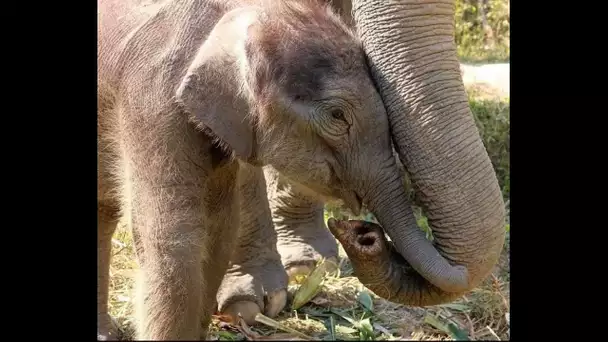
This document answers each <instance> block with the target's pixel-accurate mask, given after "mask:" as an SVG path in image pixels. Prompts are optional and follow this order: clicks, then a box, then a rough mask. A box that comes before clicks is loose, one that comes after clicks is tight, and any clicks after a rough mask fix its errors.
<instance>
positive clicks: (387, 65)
mask: <svg viewBox="0 0 608 342" xmlns="http://www.w3.org/2000/svg"><path fill="white" fill-rule="evenodd" d="M352 7H353V15H354V21H355V23H356V27H357V30H358V33H359V36H360V37H361V40H362V43H363V46H364V49H365V51H366V54H367V57H368V62H369V65H370V68H371V72H372V76H373V78H374V81H375V82H376V86H377V88H378V90H379V92H380V94H381V97H382V99H383V102H384V104H385V106H386V109H387V114H388V116H389V122H390V128H391V134H392V137H393V142H394V144H395V149H396V150H397V153H398V155H399V158H400V160H401V161H402V163H403V164H404V166H405V168H406V170H407V172H408V173H409V175H410V178H411V181H412V185H413V187H414V189H415V190H416V195H417V199H418V200H419V204H420V205H421V206H422V207H423V208H424V209H425V212H426V214H427V217H428V220H429V226H430V227H431V229H432V232H433V236H434V239H435V246H433V245H431V243H430V242H429V241H428V240H426V239H425V238H424V234H423V233H422V232H421V231H420V230H418V229H417V227H416V226H415V220H414V217H413V213H412V212H411V207H410V204H409V203H407V201H406V196H405V193H403V194H401V193H400V191H401V192H402V191H403V189H401V190H397V189H396V188H395V185H392V186H389V187H388V188H387V187H384V188H383V186H379V187H378V189H382V190H383V191H382V192H380V191H379V192H378V194H377V195H371V196H369V198H368V201H369V205H370V209H372V211H373V212H374V213H375V214H376V216H377V217H378V219H379V221H380V222H381V223H382V225H383V227H384V229H385V230H386V232H387V234H388V235H389V236H390V238H391V240H392V243H394V246H393V245H390V244H389V245H387V247H386V248H384V249H381V250H380V251H376V252H378V253H380V252H382V253H384V254H382V253H380V254H378V255H375V254H373V253H372V254H368V253H367V252H370V251H369V250H366V249H365V248H363V249H361V248H360V249H353V250H352V251H351V252H352V253H354V254H353V255H352V256H351V255H349V256H350V257H351V259H352V258H354V259H357V253H359V254H360V255H359V256H360V257H361V258H363V259H365V258H368V259H369V257H370V256H371V255H375V256H376V257H382V258H385V261H384V262H383V263H382V264H380V265H382V267H379V266H378V264H376V265H374V264H372V263H367V264H365V263H362V266H361V267H360V268H359V269H360V270H362V269H363V268H367V267H370V268H377V269H376V271H375V272H376V273H378V272H384V273H383V274H384V276H383V277H380V278H378V277H376V278H375V279H374V281H376V280H380V279H381V278H382V279H383V280H384V281H386V283H384V284H382V286H384V287H386V289H385V290H381V289H380V288H381V287H382V286H380V285H377V286H375V287H373V288H372V287H370V288H371V289H372V290H373V291H375V292H376V291H378V294H379V295H381V296H382V297H386V298H389V297H394V296H395V295H398V297H395V298H397V299H396V300H397V301H398V302H400V303H403V304H414V305H430V304H438V303H441V302H446V301H450V300H453V299H454V298H456V297H458V296H460V295H461V294H462V293H464V292H465V291H467V290H470V289H472V288H474V287H475V286H477V285H478V284H479V283H480V282H481V281H482V280H483V279H484V278H485V277H486V276H487V275H488V274H489V273H490V272H491V269H492V267H493V266H494V265H495V263H496V262H497V260H498V258H499V255H500V252H501V250H502V246H503V243H504V237H505V231H504V219H505V209H504V203H503V200H502V194H501V192H500V189H499V186H498V181H497V179H496V175H495V173H494V170H493V168H492V164H491V162H490V159H489V157H488V154H487V152H486V150H485V148H484V146H483V143H482V141H481V139H480V136H479V132H478V131H477V128H476V126H475V123H474V120H473V116H472V115H471V111H470V108H469V106H468V101H467V96H466V93H465V89H464V85H463V83H462V78H461V75H460V64H459V62H458V59H457V56H456V46H455V42H454V22H453V21H454V3H453V0H439V1H437V0H434V1H428V0H404V1H385V0H354V1H353V4H352ZM397 183H399V182H395V183H394V184H397ZM387 184H393V182H388V183H387ZM333 225H334V226H335V222H333ZM364 235H365V234H364ZM362 241H366V242H367V243H370V244H371V245H370V246H375V245H376V244H375V243H374V242H373V241H371V240H369V239H367V240H366V239H363V240H362ZM374 241H379V243H382V241H380V240H374ZM358 246H359V247H361V244H360V243H358ZM370 248H371V247H370ZM366 251H367V252H366ZM371 252H373V248H372V251H371ZM361 258H360V259H361ZM405 261H407V263H405ZM363 264H365V265H367V266H365V265H363ZM408 264H409V265H408ZM410 266H411V269H410V268H409V267H410ZM465 268H466V270H465ZM414 271H415V272H416V273H418V274H419V275H415V274H414V273H412V272H414ZM378 274H380V273H378ZM364 278H365V277H364ZM372 278H373V277H372ZM362 280H364V279H362ZM368 280H371V278H370V279H368ZM364 283H365V281H364ZM367 285H368V286H369V285H370V284H367ZM372 285H373V284H372ZM393 300H394V299H393Z"/></svg>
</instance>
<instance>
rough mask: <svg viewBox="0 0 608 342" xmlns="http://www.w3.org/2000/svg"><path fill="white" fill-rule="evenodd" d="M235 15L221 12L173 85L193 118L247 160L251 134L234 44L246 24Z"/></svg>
mask: <svg viewBox="0 0 608 342" xmlns="http://www.w3.org/2000/svg"><path fill="white" fill-rule="evenodd" d="M235 15H238V14H231V15H230V16H228V15H227V16H224V18H222V20H220V22H219V23H218V24H217V25H216V26H215V28H214V29H213V31H212V32H211V33H210V35H209V37H208V38H207V40H206V41H205V42H204V43H203V44H202V46H201V47H200V49H199V50H198V52H197V55H196V57H195V58H194V60H193V62H192V63H191V64H190V66H189V67H188V70H187V72H186V75H185V77H184V78H183V80H182V82H181V84H180V85H179V87H178V88H177V92H176V100H177V102H178V104H179V105H181V107H182V109H183V110H185V111H186V112H187V113H188V114H189V115H191V119H192V120H193V121H195V122H196V123H197V124H198V125H199V126H201V127H202V128H203V129H204V130H206V131H211V132H212V133H213V135H214V136H215V138H217V139H218V140H219V141H220V143H221V144H223V145H224V147H228V148H229V149H231V150H232V151H234V153H235V155H236V157H238V158H240V159H243V160H247V159H249V158H251V157H252V156H253V151H254V139H255V135H254V131H253V125H252V124H251V119H250V118H249V117H248V113H249V105H248V101H247V99H246V95H245V94H243V92H242V91H241V89H242V82H241V79H242V78H241V75H240V68H239V61H238V60H239V58H238V55H239V52H238V50H239V49H238V44H239V42H240V44H242V43H243V42H244V40H246V38H247V37H246V36H247V28H246V27H243V21H238V20H234V18H233V17H234V16H235ZM237 26H238V27H237Z"/></svg>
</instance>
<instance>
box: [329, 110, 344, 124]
mask: <svg viewBox="0 0 608 342" xmlns="http://www.w3.org/2000/svg"><path fill="white" fill-rule="evenodd" d="M331 116H332V117H333V118H334V119H336V120H342V121H346V118H345V117H344V111H343V110H342V109H332V111H331Z"/></svg>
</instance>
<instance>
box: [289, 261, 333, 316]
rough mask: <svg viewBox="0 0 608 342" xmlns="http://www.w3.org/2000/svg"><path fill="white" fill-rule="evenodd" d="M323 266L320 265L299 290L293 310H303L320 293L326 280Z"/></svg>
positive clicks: (294, 300)
mask: <svg viewBox="0 0 608 342" xmlns="http://www.w3.org/2000/svg"><path fill="white" fill-rule="evenodd" d="M323 266H324V263H322V264H320V265H318V266H317V267H316V268H315V269H314V270H313V271H312V272H311V273H310V274H309V275H308V277H306V279H305V280H304V282H303V283H302V285H301V286H300V287H299V288H298V290H297V291H296V293H295V294H294V296H293V303H292V306H291V309H292V310H297V309H299V308H301V307H302V306H303V305H304V304H306V303H308V301H309V300H311V299H312V298H313V297H314V296H316V295H317V293H319V291H320V290H321V283H322V282H323V279H324V278H325V267H323Z"/></svg>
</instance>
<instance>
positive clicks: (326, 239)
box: [264, 167, 338, 280]
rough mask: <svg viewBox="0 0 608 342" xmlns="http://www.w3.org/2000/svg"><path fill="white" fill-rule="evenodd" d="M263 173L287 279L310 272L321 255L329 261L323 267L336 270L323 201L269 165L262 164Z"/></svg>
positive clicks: (334, 244)
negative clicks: (324, 215)
mask: <svg viewBox="0 0 608 342" xmlns="http://www.w3.org/2000/svg"><path fill="white" fill-rule="evenodd" d="M264 174H265V177H266V182H267V184H268V188H267V191H268V198H269V203H270V209H271V212H272V219H273V223H274V227H275V231H276V233H277V240H278V241H277V249H278V251H279V253H280V254H281V259H282V263H283V265H284V267H285V269H286V270H287V274H288V276H289V279H290V280H291V279H293V278H294V277H295V276H297V275H300V274H302V275H306V274H308V273H310V271H311V270H312V269H313V268H314V265H315V263H316V262H317V261H319V260H320V259H321V258H325V259H326V260H327V261H329V263H328V264H327V266H328V268H327V271H329V272H332V271H334V270H336V269H337V260H338V244H337V242H336V239H335V238H334V237H333V235H332V234H331V233H330V232H329V230H328V229H327V227H326V226H325V222H324V220H323V207H324V205H323V202H322V201H321V200H320V199H319V198H318V197H317V196H315V195H314V194H313V193H311V192H310V190H308V189H304V188H303V187H302V186H301V185H299V184H297V183H294V182H292V181H290V180H289V179H287V178H285V177H283V176H281V175H280V174H279V173H278V172H277V171H276V170H274V169H273V168H271V167H265V168H264Z"/></svg>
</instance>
